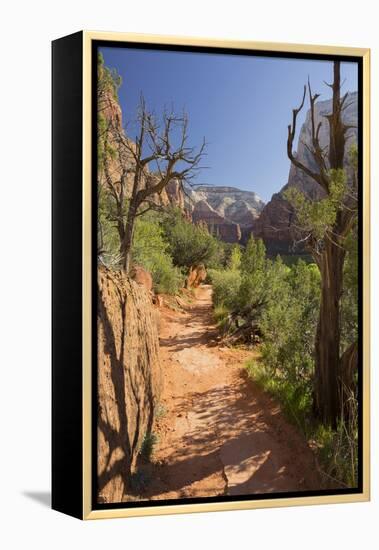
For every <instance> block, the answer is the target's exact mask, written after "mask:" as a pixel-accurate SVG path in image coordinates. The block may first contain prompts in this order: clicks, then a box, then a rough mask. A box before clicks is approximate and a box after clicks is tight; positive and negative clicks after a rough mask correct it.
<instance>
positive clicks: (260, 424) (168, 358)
mask: <svg viewBox="0 0 379 550" xmlns="http://www.w3.org/2000/svg"><path fill="white" fill-rule="evenodd" d="M211 294H212V289H211V287H210V286H207V285H204V286H201V287H199V288H198V289H197V291H196V299H195V301H194V303H193V304H192V305H191V307H190V308H188V311H186V312H185V313H182V312H174V311H171V310H170V309H168V308H162V310H161V329H160V345H161V359H162V365H163V369H164V382H165V384H164V393H163V396H162V399H161V403H160V405H159V410H160V414H161V416H160V417H159V418H158V420H157V421H156V426H155V433H156V434H157V435H158V443H157V445H156V448H155V452H154V457H153V458H154V463H155V465H154V469H153V473H152V479H151V482H150V483H149V484H148V486H147V487H146V489H145V492H144V495H143V498H150V499H171V498H190V497H200V496H219V495H242V494H255V493H268V492H283V491H301V490H310V489H316V488H318V487H320V484H319V479H318V476H317V473H316V467H315V461H314V457H313V454H312V452H311V450H310V449H309V447H308V446H307V443H306V441H305V440H304V438H303V437H302V436H301V435H300V434H299V433H298V432H297V430H296V429H295V428H294V427H293V426H292V425H290V424H288V422H287V421H286V420H285V419H284V417H283V415H282V413H281V411H280V408H279V407H278V405H277V404H276V403H275V402H274V401H273V400H272V399H271V398H270V397H269V396H268V395H266V394H265V393H264V392H262V391H261V390H260V389H259V388H257V387H256V386H255V385H254V384H253V383H252V382H251V381H249V380H248V379H247V377H246V374H245V371H244V369H243V363H244V361H245V360H246V359H247V358H248V357H251V354H252V352H247V351H243V350H236V349H229V348H227V347H224V346H223V345H222V343H221V342H220V340H219V335H218V332H217V329H216V327H215V325H214V322H213V319H212V302H211Z"/></svg>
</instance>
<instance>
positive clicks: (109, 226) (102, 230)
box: [97, 186, 121, 267]
mask: <svg viewBox="0 0 379 550" xmlns="http://www.w3.org/2000/svg"><path fill="white" fill-rule="evenodd" d="M97 212H98V219H97V221H98V249H99V259H100V261H101V262H102V263H104V264H105V265H107V266H108V267H117V265H118V264H119V262H120V258H121V256H120V250H119V249H120V237H119V234H118V231H117V225H116V221H115V207H114V201H113V199H112V197H111V196H110V194H109V193H107V192H106V191H105V189H104V188H103V187H102V186H98V210H97Z"/></svg>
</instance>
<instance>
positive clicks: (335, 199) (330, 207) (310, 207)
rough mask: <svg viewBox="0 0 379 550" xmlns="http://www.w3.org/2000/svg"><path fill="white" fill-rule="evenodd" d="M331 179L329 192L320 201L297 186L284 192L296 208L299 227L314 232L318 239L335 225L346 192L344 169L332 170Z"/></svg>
mask: <svg viewBox="0 0 379 550" xmlns="http://www.w3.org/2000/svg"><path fill="white" fill-rule="evenodd" d="M329 180H330V183H329V194H328V195H327V196H326V197H325V198H323V199H320V200H318V201H314V200H311V199H308V198H307V197H306V195H304V193H302V192H301V191H299V189H296V188H295V187H289V188H288V189H287V190H286V191H285V192H284V197H285V198H286V200H287V201H288V202H289V203H290V204H291V205H292V206H293V208H294V209H295V212H296V217H297V223H298V225H299V227H300V228H301V229H302V230H303V231H304V232H308V233H312V235H313V236H314V238H315V239H316V240H320V239H323V238H324V237H325V234H326V233H327V232H328V231H329V230H330V229H331V228H332V227H333V226H334V224H335V222H336V217H337V212H338V211H339V210H340V209H341V204H342V199H343V197H344V196H345V194H346V174H345V171H344V170H341V169H339V170H330V171H329Z"/></svg>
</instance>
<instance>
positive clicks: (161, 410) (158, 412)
mask: <svg viewBox="0 0 379 550" xmlns="http://www.w3.org/2000/svg"><path fill="white" fill-rule="evenodd" d="M166 414H167V409H166V407H165V406H164V405H163V404H162V403H158V404H157V406H156V407H155V419H156V420H158V419H159V418H163V417H164V416H166Z"/></svg>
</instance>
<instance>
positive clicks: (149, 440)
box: [139, 432, 158, 462]
mask: <svg viewBox="0 0 379 550" xmlns="http://www.w3.org/2000/svg"><path fill="white" fill-rule="evenodd" d="M157 443H158V437H157V436H156V435H155V434H154V433H152V432H149V433H146V434H145V435H144V438H143V440H142V444H141V448H140V452H139V454H140V456H141V457H142V458H143V459H144V460H146V461H147V462H149V461H150V460H151V458H152V456H153V453H154V446H155V445H156V444H157Z"/></svg>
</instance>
